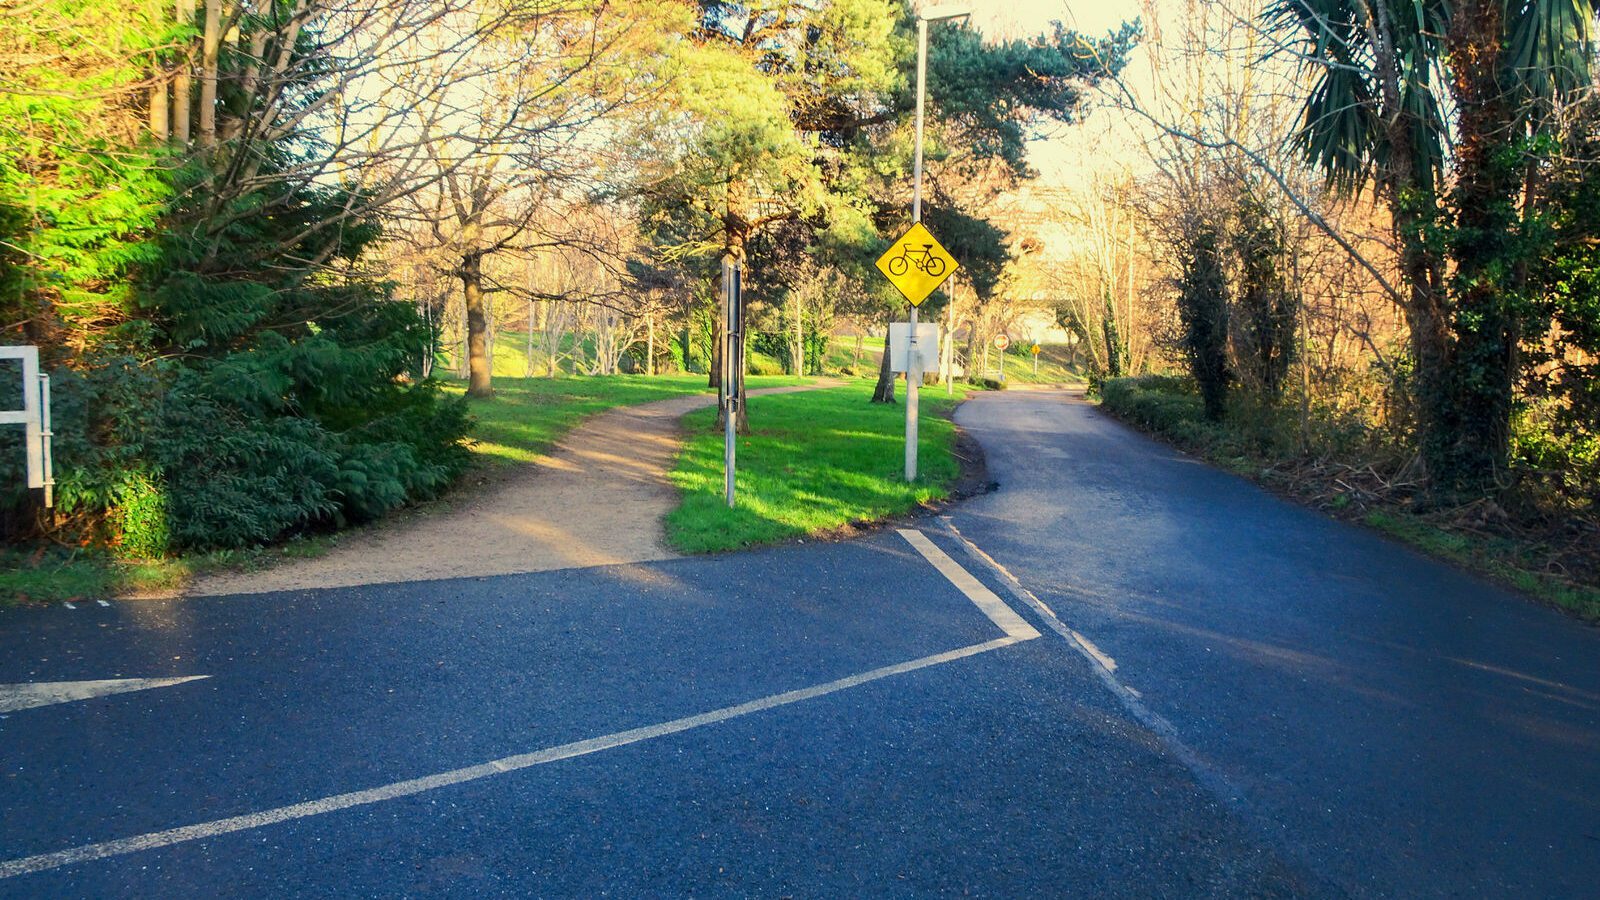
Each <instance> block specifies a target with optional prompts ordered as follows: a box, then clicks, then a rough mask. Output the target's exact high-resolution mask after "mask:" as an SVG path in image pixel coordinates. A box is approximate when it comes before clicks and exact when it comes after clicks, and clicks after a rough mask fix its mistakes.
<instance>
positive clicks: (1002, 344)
mask: <svg viewBox="0 0 1600 900" xmlns="http://www.w3.org/2000/svg"><path fill="white" fill-rule="evenodd" d="M994 346H995V348H996V349H998V350H1004V349H1005V348H1007V347H1009V346H1011V338H1009V337H1007V336H1006V335H1005V334H997V335H995V336H994Z"/></svg>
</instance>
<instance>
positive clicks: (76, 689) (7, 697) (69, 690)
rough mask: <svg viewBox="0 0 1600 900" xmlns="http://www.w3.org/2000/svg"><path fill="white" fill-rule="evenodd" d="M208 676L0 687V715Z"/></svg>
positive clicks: (181, 682) (60, 682)
mask: <svg viewBox="0 0 1600 900" xmlns="http://www.w3.org/2000/svg"><path fill="white" fill-rule="evenodd" d="M210 677H211V676H209V675H189V676H187V677H184V678H108V679H104V680H101V681H39V682H33V683H29V684H0V713H8V712H13V711H15V710H19V709H31V708H33V707H35V706H49V705H51V704H53V703H71V702H73V701H74V700H89V699H91V698H94V697H104V696H107V695H109V694H125V693H127V692H128V691H147V690H149V689H151V688H162V687H172V686H173V685H175V684H185V683H187V682H190V681H199V680H200V679H202V678H210Z"/></svg>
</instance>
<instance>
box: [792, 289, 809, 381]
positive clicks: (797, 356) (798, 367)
mask: <svg viewBox="0 0 1600 900" xmlns="http://www.w3.org/2000/svg"><path fill="white" fill-rule="evenodd" d="M790 294H791V295H792V296H793V297H794V345H793V346H794V349H793V350H791V351H790V353H789V355H790V356H791V357H792V358H793V359H794V374H796V375H804V374H806V339H805V325H804V323H803V322H801V320H800V317H801V315H802V314H803V312H804V309H805V305H804V304H803V303H801V302H800V292H799V291H790Z"/></svg>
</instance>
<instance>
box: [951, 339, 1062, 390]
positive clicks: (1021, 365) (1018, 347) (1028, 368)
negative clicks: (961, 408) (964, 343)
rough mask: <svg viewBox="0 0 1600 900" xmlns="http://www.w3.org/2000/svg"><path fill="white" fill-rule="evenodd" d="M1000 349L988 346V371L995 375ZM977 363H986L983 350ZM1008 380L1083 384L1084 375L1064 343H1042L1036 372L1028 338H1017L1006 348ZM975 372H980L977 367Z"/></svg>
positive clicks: (1008, 381) (1008, 382) (1033, 382)
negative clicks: (1070, 361) (1017, 339)
mask: <svg viewBox="0 0 1600 900" xmlns="http://www.w3.org/2000/svg"><path fill="white" fill-rule="evenodd" d="M999 352H1000V351H998V350H996V349H994V348H993V347H990V348H989V372H988V373H987V374H988V375H989V376H990V377H993V376H994V375H995V373H996V372H998V370H999V367H1000V359H999ZM977 355H978V360H977V364H978V365H980V366H981V365H982V364H983V356H982V351H978V354H977ZM1005 355H1006V383H1007V384H1083V383H1084V377H1083V375H1082V374H1080V373H1079V372H1078V369H1077V367H1076V366H1074V365H1071V364H1070V363H1069V362H1068V360H1069V359H1070V356H1069V354H1068V352H1067V346H1066V345H1065V344H1041V345H1040V346H1039V370H1038V371H1037V372H1035V371H1034V366H1033V354H1031V353H1029V352H1028V342H1027V341H1021V340H1019V341H1017V342H1016V343H1014V344H1012V345H1011V346H1010V347H1009V348H1007V350H1006V354H1005ZM972 374H980V373H978V372H977V370H976V369H973V370H972Z"/></svg>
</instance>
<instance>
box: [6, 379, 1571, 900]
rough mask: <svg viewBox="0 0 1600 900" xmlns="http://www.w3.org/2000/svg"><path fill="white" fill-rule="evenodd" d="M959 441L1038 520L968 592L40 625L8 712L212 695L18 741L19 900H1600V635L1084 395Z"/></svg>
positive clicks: (75, 613)
mask: <svg viewBox="0 0 1600 900" xmlns="http://www.w3.org/2000/svg"><path fill="white" fill-rule="evenodd" d="M959 418H960V419H961V421H962V422H963V424H965V425H967V427H969V428H970V429H971V430H972V431H973V432H974V434H976V435H977V436H978V438H979V439H980V440H981V441H982V442H983V444H984V446H985V448H986V450H987V451H988V454H989V462H990V467H991V472H992V473H993V474H994V475H995V477H996V478H997V479H998V480H999V481H1000V482H1001V488H1000V490H999V491H997V492H996V493H993V494H990V495H987V496H985V497H982V498H979V499H977V500H974V501H970V502H969V503H967V504H965V505H963V506H961V507H958V508H957V509H956V510H954V511H953V513H952V515H951V516H950V517H949V518H948V519H940V518H934V519H927V520H923V521H921V522H919V523H917V526H918V529H919V530H920V532H921V533H923V534H924V535H925V536H926V537H927V538H928V539H929V540H931V541H932V544H933V545H934V546H935V548H936V549H935V550H933V551H932V554H931V555H928V554H924V553H923V552H921V551H919V550H918V549H917V547H916V546H914V544H913V543H912V542H911V541H908V540H907V539H906V538H905V537H904V536H902V535H901V534H899V533H897V532H895V531H893V530H890V531H885V532H882V533H879V534H876V535H873V536H871V537H868V538H865V539H862V540H857V541H852V542H848V543H840V544H809V543H808V544H803V545H793V546H787V547H783V548H777V549H772V550H766V551H760V552H755V553H746V554H735V555H728V556H721V557H714V558H696V559H682V560H670V561H664V562H659V563H649V564H642V565H634V566H616V567H602V568H589V569H571V570H563V571H554V572H544V573H538V574H534V575H510V576H499V577H492V578H478V579H454V580H447V581H433V582H412V583H406V584H392V585H381V586H371V587H362V588H337V589H326V590H312V591H296V592H288V593H279V594H261V595H250V596H240V597H228V598H200V599H194V600H187V601H148V602H137V603H125V604H113V605H110V606H105V607H102V606H99V605H96V604H88V605H79V606H78V608H76V609H65V608H62V607H54V608H49V609H29V610H7V611H0V686H3V685H5V684H14V683H19V682H46V681H78V680H96V679H111V678H161V677H179V676H197V675H199V676H207V677H206V678H204V679H203V680H197V681H189V682H186V683H182V684H176V685H171V686H165V687H156V688H151V689H148V690H139V691H132V692H127V693H119V694H115V695H110V696H100V697H95V698H92V699H87V700H78V701H72V702H63V703H57V704H51V705H44V706H35V707H32V708H16V709H12V710H11V711H9V712H0V896H7V897H9V896H18V897H52V898H54V897H118V896H129V897H175V896H273V897H281V896H462V897H478V896H603V895H611V896H646V895H648V896H687V895H694V896H804V897H812V896H817V897H831V896H849V897H860V896H924V895H930V894H943V893H948V894H975V895H984V896H1061V895H1094V896H1139V897H1144V896H1174V897H1187V896H1204V895H1215V896H1240V895H1249V896H1273V895H1307V896H1323V895H1330V896H1331V895H1339V894H1345V893H1349V894H1358V895H1362V894H1395V895H1401V894H1405V895H1411V894H1461V893H1467V894H1475V895H1484V894H1488V895H1494V894H1500V895H1506V896H1511V895H1522V896H1527V895H1546V896H1554V895H1568V896H1583V895H1585V894H1591V893H1592V890H1593V887H1594V885H1595V884H1597V883H1600V840H1597V837H1600V824H1597V822H1600V815H1597V806H1596V803H1597V799H1596V798H1600V790H1597V788H1600V763H1597V760H1600V755H1597V754H1596V753H1595V750H1596V749H1597V744H1600V738H1597V735H1600V721H1597V719H1600V713H1597V709H1600V632H1596V631H1595V630H1592V629H1588V628H1585V627H1583V626H1580V625H1577V624H1575V623H1572V622H1570V621H1567V620H1565V619H1562V618H1561V617H1560V616H1558V615H1556V614H1554V613H1549V612H1547V611H1544V610H1540V609H1537V608H1535V607H1532V606H1530V605H1528V604H1527V603H1526V602H1524V601H1522V600H1520V599H1518V598H1515V597H1509V596H1506V595H1503V594H1501V593H1499V592H1498V591H1496V590H1494V589H1492V588H1490V587H1488V586H1485V585H1483V584H1482V583H1480V582H1477V581H1474V580H1473V579H1470V578H1467V577H1466V576H1463V575H1460V574H1458V573H1455V572H1453V571H1451V570H1449V569H1446V568H1444V567H1441V566H1437V565H1434V564H1432V563H1429V562H1427V561H1425V560H1422V559H1420V558H1418V557H1416V556H1414V555H1412V554H1410V553H1409V552H1407V551H1405V550H1403V549H1399V548H1397V547H1395V546H1393V545H1391V544H1388V543H1386V542H1384V541H1381V540H1379V539H1377V538H1374V537H1372V536H1370V535H1367V534H1364V533H1362V532H1360V531H1358V530H1353V529H1350V528H1347V527H1344V526H1340V525H1337V524H1333V523H1330V522H1327V521H1325V520H1323V519H1321V518H1320V517H1318V516H1315V515H1313V514H1311V513H1308V512H1305V511H1302V510H1298V509H1295V508H1293V507H1290V506H1287V505H1284V504H1282V503H1280V502H1278V501H1276V500H1274V499H1273V498H1271V497H1268V496H1266V495H1264V494H1262V493H1260V492H1258V491H1256V490H1255V489H1254V488H1252V487H1250V486H1249V485H1247V484H1245V483H1243V482H1241V481H1238V480H1236V479H1233V478H1231V477H1228V476H1225V475H1221V474H1218V473H1216V472H1214V471H1212V470H1210V469H1207V468H1205V467H1204V466H1200V465H1198V464H1195V463H1194V462H1192V461H1190V460H1187V459H1185V458H1183V457H1181V456H1179V455H1177V454H1174V453H1173V452H1171V451H1169V450H1166V449H1164V448H1162V447H1159V446H1157V445H1155V444H1152V443H1150V442H1147V441H1145V440H1143V439H1141V438H1138V437H1135V436H1133V435H1131V434H1130V433H1128V432H1127V431H1126V430H1124V429H1122V428H1120V427H1119V426H1116V425H1113V424H1111V423H1108V422H1106V421H1104V420H1101V419H1100V418H1099V417H1098V416H1097V415H1096V414H1095V413H1093V412H1092V411H1091V410H1089V409H1088V408H1086V407H1084V406H1082V405H1079V404H1074V403H1070V402H1066V401H1064V400H1063V399H1062V398H1060V397H1059V396H1050V395H1042V394H1015V395H996V396H985V397H983V398H981V399H979V400H977V401H974V402H973V403H970V404H968V405H967V406H966V407H964V408H963V409H962V411H961V413H960V416H959ZM969 541H970V542H971V543H968V542H969ZM438 550H439V552H449V553H463V554H470V553H471V548H470V547H460V548H452V547H440V548H438ZM941 554H942V555H943V558H944V560H945V563H949V562H951V561H953V563H954V564H956V565H958V566H959V567H960V570H956V571H954V572H948V571H943V572H942V571H941V570H940V569H939V568H938V567H937V566H936V564H937V563H938V560H939V559H940V558H941ZM989 558H992V559H993V560H994V562H995V564H994V565H991V564H990V563H989V562H988V561H987V560H988V559H989ZM1001 567H1003V569H1002V568H1001ZM947 569H948V566H947ZM962 570H964V573H963V571H962ZM1006 572H1009V573H1010V575H1009V576H1008V575H1007V574H1005V573H1006ZM1012 576H1014V579H1015V580H1013V577H1012ZM974 579H975V580H974ZM986 597H987V599H985V598H986ZM985 604H988V605H987V606H986V605H985ZM997 604H1004V606H1003V607H999V608H1000V609H1002V610H1003V609H1004V608H1006V607H1009V609H1010V610H1013V611H1014V615H1013V614H1012V613H1002V612H997ZM1047 608H1048V609H1049V610H1053V611H1054V612H1053V613H1050V612H1047V611H1046V609H1047ZM1008 616H1009V617H1010V618H1009V619H1008V618H1007V617H1008ZM1017 616H1020V619H1018V618H1017ZM1008 623H1009V624H1008ZM1036 635H1037V636H1036ZM3 699H4V698H3V689H0V703H3ZM3 708H4V706H3V705H0V709H3Z"/></svg>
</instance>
